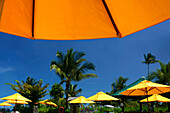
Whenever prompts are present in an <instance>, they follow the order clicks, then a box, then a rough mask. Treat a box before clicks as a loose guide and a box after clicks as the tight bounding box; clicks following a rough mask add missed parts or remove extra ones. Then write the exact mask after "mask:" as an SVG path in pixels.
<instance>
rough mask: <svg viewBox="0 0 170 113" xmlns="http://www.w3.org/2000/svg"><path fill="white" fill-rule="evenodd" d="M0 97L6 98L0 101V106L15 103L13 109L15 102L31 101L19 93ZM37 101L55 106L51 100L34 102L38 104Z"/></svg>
mask: <svg viewBox="0 0 170 113" xmlns="http://www.w3.org/2000/svg"><path fill="white" fill-rule="evenodd" d="M0 99H1V100H7V101H5V102H3V103H0V106H12V105H11V104H15V109H16V105H17V104H28V102H32V101H31V100H29V99H27V98H25V97H24V96H22V95H20V94H19V93H15V94H13V95H10V96H7V97H3V98H0ZM10 103H11V104H10ZM38 103H40V104H44V105H50V106H54V107H57V105H56V104H55V103H53V102H51V101H50V100H49V99H46V100H43V101H39V102H37V103H36V104H38ZM15 109H14V110H15Z"/></svg>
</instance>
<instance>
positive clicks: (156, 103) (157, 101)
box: [156, 101, 158, 113]
mask: <svg viewBox="0 0 170 113" xmlns="http://www.w3.org/2000/svg"><path fill="white" fill-rule="evenodd" d="M156 106H157V113H158V101H157V102H156Z"/></svg>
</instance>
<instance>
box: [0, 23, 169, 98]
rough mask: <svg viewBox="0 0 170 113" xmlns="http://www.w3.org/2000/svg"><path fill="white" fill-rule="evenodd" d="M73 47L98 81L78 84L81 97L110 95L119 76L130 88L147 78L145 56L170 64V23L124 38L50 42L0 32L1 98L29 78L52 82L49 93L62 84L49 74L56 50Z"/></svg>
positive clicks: (93, 79) (64, 50) (53, 75)
mask: <svg viewBox="0 0 170 113" xmlns="http://www.w3.org/2000/svg"><path fill="white" fill-rule="evenodd" d="M70 48H73V49H74V50H78V51H83V52H85V53H86V56H85V58H86V59H87V60H88V61H90V62H92V63H94V64H95V66H96V71H92V73H95V74H97V75H98V78H92V79H86V80H82V81H80V82H77V84H78V88H82V89H83V91H82V94H81V95H83V96H85V97H89V96H92V95H93V94H95V93H97V92H98V91H104V92H109V91H110V90H111V84H112V83H113V82H114V81H115V78H118V77H119V76H123V77H127V78H129V80H128V82H127V85H128V84H130V83H132V82H133V81H135V80H137V79H139V78H140V77H142V76H146V75H147V66H146V65H145V64H142V63H141V62H142V61H144V57H143V54H147V53H152V54H153V55H154V56H156V58H157V59H158V60H160V61H162V62H165V63H168V62H169V61H170V50H169V49H170V20H168V21H165V22H163V23H161V24H158V25H156V26H153V27H150V28H148V29H145V30H142V31H140V32H137V33H134V34H132V35H129V36H126V37H124V38H122V39H118V38H110V39H96V40H78V41H48V40H30V39H26V38H21V37H17V36H12V35H8V34H4V33H0V92H1V93H0V97H4V96H8V95H11V94H13V93H15V91H13V90H12V89H11V88H10V86H9V85H5V83H12V84H15V83H16V82H15V80H19V81H21V80H24V81H25V80H26V78H27V77H28V76H31V77H33V78H35V79H37V80H39V79H43V81H44V83H50V86H49V88H48V89H49V90H50V89H51V86H52V85H53V84H54V83H59V82H60V80H59V77H58V76H57V75H56V74H55V73H54V71H50V63H51V61H52V60H55V59H56V57H55V56H56V53H57V51H62V52H64V53H66V50H67V49H70ZM156 68H160V67H159V64H158V63H157V64H152V65H150V71H155V70H156ZM74 84H75V83H74ZM45 98H48V96H47V97H45Z"/></svg>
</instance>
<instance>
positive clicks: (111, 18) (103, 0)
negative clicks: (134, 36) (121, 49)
mask: <svg viewBox="0 0 170 113" xmlns="http://www.w3.org/2000/svg"><path fill="white" fill-rule="evenodd" d="M102 2H103V5H104V7H105V8H106V11H107V13H108V15H109V18H110V20H111V22H112V25H113V27H114V28H115V30H116V33H117V36H118V37H119V38H122V35H121V33H120V31H119V29H118V27H117V26H116V23H115V21H114V20H113V17H112V15H111V13H110V10H109V8H108V6H107V4H106V2H105V0H102Z"/></svg>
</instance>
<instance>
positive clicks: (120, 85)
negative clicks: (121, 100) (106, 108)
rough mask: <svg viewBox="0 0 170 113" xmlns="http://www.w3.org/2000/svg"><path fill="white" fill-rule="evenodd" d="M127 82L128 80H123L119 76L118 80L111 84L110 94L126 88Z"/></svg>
mask: <svg viewBox="0 0 170 113" xmlns="http://www.w3.org/2000/svg"><path fill="white" fill-rule="evenodd" d="M127 81H128V78H123V77H122V76H120V77H119V78H118V79H115V82H113V83H112V85H111V87H112V90H111V94H113V93H115V92H117V91H119V90H121V89H123V88H125V87H126V82H127Z"/></svg>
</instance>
